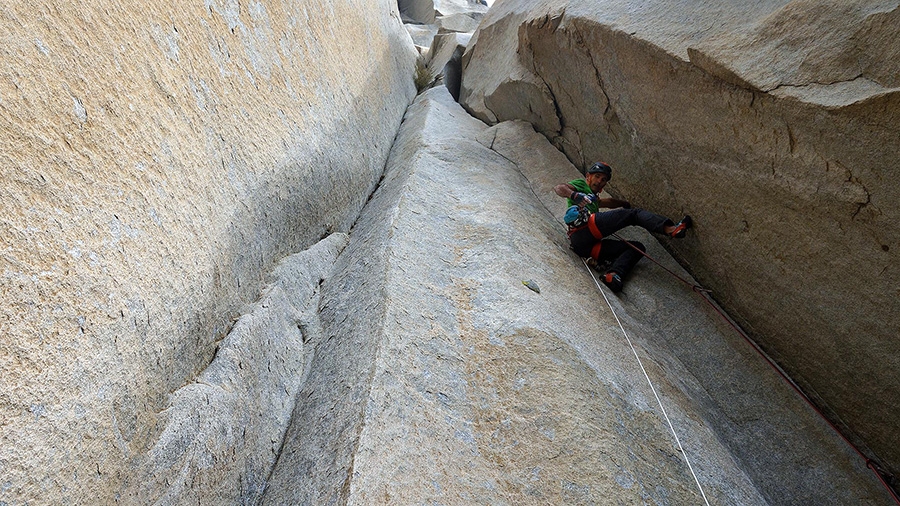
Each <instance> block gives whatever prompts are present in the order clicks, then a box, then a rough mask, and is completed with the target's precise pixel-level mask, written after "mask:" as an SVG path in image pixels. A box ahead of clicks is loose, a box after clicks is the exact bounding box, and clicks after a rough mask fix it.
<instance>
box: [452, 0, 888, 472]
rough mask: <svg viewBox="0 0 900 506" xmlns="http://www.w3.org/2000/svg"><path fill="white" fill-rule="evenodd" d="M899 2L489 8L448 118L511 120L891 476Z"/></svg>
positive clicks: (519, 0)
mask: <svg viewBox="0 0 900 506" xmlns="http://www.w3.org/2000/svg"><path fill="white" fill-rule="evenodd" d="M898 15H900V2H897V1H896V0H893V1H874V0H873V1H854V2H840V3H835V2H818V1H807V0H795V1H786V0H778V1H764V2H707V1H703V2H684V1H677V0H670V1H655V2H634V1H629V0H613V1H609V2H591V1H582V0H571V1H564V0H560V1H553V2H545V1H537V0H504V1H501V2H498V3H497V4H496V5H494V6H493V7H492V8H491V11H489V12H488V14H487V16H486V17H485V19H484V20H483V21H482V24H481V25H480V28H479V30H478V31H477V32H476V33H475V35H474V36H473V38H472V42H471V43H470V44H469V47H468V49H467V52H466V54H465V55H464V56H463V83H462V88H461V93H460V95H461V98H460V102H461V103H463V104H464V105H465V107H466V108H467V109H468V110H469V111H470V112H471V113H473V114H474V115H475V116H477V117H479V118H481V119H483V120H485V121H488V122H492V123H493V122H497V121H503V120H508V119H516V118H518V119H524V120H527V121H529V122H530V123H532V124H533V125H534V127H535V129H537V130H538V131H540V132H541V133H543V134H544V135H546V136H547V137H548V138H550V139H551V140H552V141H553V143H554V144H555V145H556V146H557V147H559V148H560V149H561V150H562V151H564V152H565V153H566V155H567V157H568V158H569V159H570V160H572V161H573V162H574V163H575V165H576V166H579V167H580V168H581V169H582V170H583V169H584V168H585V167H586V166H587V165H589V164H590V163H592V162H593V161H595V160H604V161H606V162H608V163H609V164H611V165H612V166H613V168H614V177H613V180H612V182H611V184H610V190H611V191H613V192H614V193H616V194H618V195H620V196H623V197H625V198H627V199H629V200H630V201H632V202H634V203H636V204H637V205H640V206H643V207H650V208H653V209H657V210H659V211H663V212H665V213H667V214H671V215H681V214H683V213H688V214H691V215H692V216H693V217H694V221H695V223H696V227H697V228H696V234H695V235H694V238H693V239H691V240H689V241H685V242H682V243H679V244H677V245H672V249H673V251H674V252H675V253H676V254H677V256H678V257H679V258H681V259H683V260H684V261H685V262H686V264H687V265H689V267H690V269H691V271H692V272H693V273H694V274H695V275H696V276H697V277H698V278H699V279H700V280H701V281H702V282H703V283H704V285H706V286H708V287H709V288H711V289H713V290H714V293H715V294H716V295H715V296H716V298H717V300H718V301H719V302H720V303H722V304H723V305H724V306H725V307H727V308H728V309H729V310H730V312H731V314H733V315H734V316H735V317H736V318H737V319H738V320H739V321H740V322H741V323H742V324H744V326H745V327H746V328H747V329H749V330H750V331H751V332H752V333H753V335H754V336H755V337H756V339H758V340H759V341H760V342H761V343H762V345H763V347H764V348H765V349H766V350H767V351H768V352H769V353H770V354H772V355H773V356H774V357H775V358H776V359H777V360H778V361H779V363H780V364H781V365H782V366H783V367H784V368H785V369H786V370H787V372H788V373H789V374H790V375H791V377H792V378H793V379H794V380H796V381H797V382H798V383H799V384H800V385H801V386H802V387H803V388H804V389H805V391H806V392H807V393H809V394H810V395H811V396H813V397H814V398H815V400H816V402H817V403H818V404H819V405H820V406H821V407H822V408H823V409H824V410H825V411H826V412H827V413H828V414H829V416H830V417H831V418H832V420H835V421H839V423H840V424H841V426H842V428H843V430H844V431H845V432H846V433H847V434H848V436H849V437H851V438H852V439H853V440H854V441H855V442H856V443H857V444H859V445H860V446H861V447H862V448H863V450H864V451H865V452H867V454H868V455H869V456H871V457H873V458H876V459H877V460H879V461H880V462H881V463H882V465H884V466H885V467H886V468H888V469H889V470H890V471H892V472H893V473H894V474H900V439H898V435H897V434H898V433H897V431H896V426H897V423H898V418H897V413H898V410H897V406H900V376H898V375H897V374H895V372H894V371H896V370H897V369H898V367H900V344H898V343H900V342H898V340H897V339H896V336H897V334H898V331H900V312H898V311H897V310H896V306H897V303H896V300H897V297H898V295H900V291H898V286H900V267H898V266H900V262H898V257H897V254H898V251H900V228H898V227H897V226H896V224H897V222H898V221H900V213H898V211H897V210H896V206H895V205H894V203H895V202H897V201H898V200H900V185H898V184H897V183H896V180H897V178H896V173H897V163H896V160H897V159H898V157H900V143H898V138H900V137H898V128H897V125H898V124H900V88H898V87H897V86H898V83H897V81H896V76H897V75H900V74H898V71H897V62H898V61H900V60H898V58H897V57H896V54H897V51H898V45H897V42H896V41H897V40H898V38H900V32H898V30H900V28H898V27H900V23H897V22H896V20H897V17H898Z"/></svg>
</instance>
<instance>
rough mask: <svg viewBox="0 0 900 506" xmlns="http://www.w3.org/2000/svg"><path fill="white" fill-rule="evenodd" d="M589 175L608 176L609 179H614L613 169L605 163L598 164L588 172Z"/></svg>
mask: <svg viewBox="0 0 900 506" xmlns="http://www.w3.org/2000/svg"><path fill="white" fill-rule="evenodd" d="M587 173H588V174H606V178H607V179H612V168H611V167H610V166H609V165H606V164H605V163H603V162H596V163H594V165H591V168H589V169H588V170H587Z"/></svg>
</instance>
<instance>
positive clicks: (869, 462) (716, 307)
mask: <svg viewBox="0 0 900 506" xmlns="http://www.w3.org/2000/svg"><path fill="white" fill-rule="evenodd" d="M612 236H613V237H615V238H616V239H618V240H620V241H623V242H625V244H627V245H628V246H630V247H631V248H633V249H634V250H635V251H637V252H638V253H640V254H641V255H643V256H644V257H646V258H647V259H648V260H650V261H651V262H653V263H655V264H656V265H658V266H660V267H662V268H663V270H665V271H666V272H668V273H669V274H671V275H672V276H674V277H675V278H677V279H678V280H679V281H681V282H682V283H685V284H686V285H688V286H690V287H691V289H692V290H693V291H695V292H697V293H698V294H700V296H701V297H702V298H703V300H704V301H706V303H707V304H709V306H710V307H711V308H713V310H714V311H715V312H716V313H718V314H719V316H721V317H722V319H724V320H725V322H726V323H728V325H730V326H731V328H732V329H734V331H735V332H737V333H738V334H739V335H740V336H741V337H742V338H743V339H744V341H746V342H747V344H749V345H750V347H751V348H753V349H754V350H755V351H756V353H757V354H758V355H759V356H760V357H762V359H763V360H764V361H765V362H766V363H767V364H769V366H771V367H772V369H774V370H775V372H776V373H778V375H779V376H781V378H782V379H783V380H784V381H785V382H786V383H787V384H788V386H790V387H791V389H793V390H794V392H796V393H797V395H799V396H800V398H801V399H803V400H804V401H805V402H806V404H807V405H808V406H809V407H810V408H812V410H813V411H814V412H815V413H816V414H817V415H819V417H820V418H822V420H824V421H825V423H826V424H827V425H828V426H829V427H831V429H832V430H833V431H834V432H835V433H836V434H837V435H838V436H839V437H840V438H841V439H842V440H844V442H845V443H847V445H848V446H849V447H850V448H851V449H853V451H855V452H856V453H857V455H859V456H860V458H862V459H863V461H865V463H866V467H867V468H869V469H871V470H872V472H873V473H875V476H876V477H877V478H878V481H879V482H881V484H882V486H884V488H885V490H887V492H888V494H890V496H891V498H892V499H893V500H894V502H895V503H897V504H898V505H900V497H898V496H897V493H896V492H895V491H894V489H893V488H892V487H891V486H890V485H889V484H888V483H887V481H885V478H884V475H883V471H882V470H881V467H880V466H879V465H878V463H877V462H875V461H874V460H872V459H870V458H869V457H867V456H866V455H865V454H864V453H863V452H862V451H861V450H860V449H859V448H858V447H857V446H856V445H855V444H853V443H852V442H851V441H850V440H849V439H848V438H847V437H846V436H845V435H844V434H843V432H841V431H840V429H838V428H837V426H836V425H834V424H833V423H832V422H831V420H829V419H828V417H826V416H825V414H824V413H823V412H822V410H820V409H819V408H818V406H816V405H815V404H814V403H813V401H812V399H810V398H809V397H808V396H807V395H806V393H804V392H803V390H800V387H798V386H797V384H796V383H794V381H793V380H791V379H790V377H788V375H787V374H786V373H785V372H784V371H783V370H782V369H781V367H779V366H778V364H776V363H775V362H774V361H773V360H772V359H771V358H769V356H768V355H766V353H765V352H764V351H763V350H762V348H760V347H759V345H758V344H756V342H754V341H753V340H752V339H750V336H748V335H747V333H746V332H744V330H743V329H741V328H740V327H739V326H738V325H737V323H735V322H734V321H733V320H732V319H731V318H729V317H728V315H726V314H725V312H724V311H722V309H720V308H719V305H718V304H716V303H715V302H714V301H713V300H712V299H711V298H710V295H709V294H710V293H712V290H709V289H706V288H703V287H702V286H700V285H698V284H695V283H691V282H690V281H688V280H686V279H684V278H683V277H681V276H679V275H678V274H677V273H675V272H673V271H672V270H671V269H669V268H667V267H666V266H664V265H663V264H661V263H659V262H658V261H657V260H656V259H654V258H653V257H651V256H650V255H648V254H647V252H645V251H642V250H641V249H640V248H637V247H636V246H634V245H633V244H631V243H630V242H629V241H626V240H625V239H622V237H620V236H619V235H618V234H612ZM582 262H583V263H584V266H585V268H586V269H587V270H588V272H590V274H591V277H592V278H594V273H593V271H591V269H590V267H588V264H587V262H585V260H584V259H582ZM596 281H597V279H596V278H594V282H596ZM597 288H600V285H599V284H598V285H597ZM600 293H602V294H603V298H604V299H605V300H606V303H607V304H609V299H608V298H607V297H606V294H605V293H603V290H600ZM609 308H610V310H612V305H610V306H609ZM613 316H615V317H616V321H617V322H618V321H619V317H618V316H616V314H615V311H613ZM619 327H620V328H621V327H622V324H621V322H620V323H619ZM622 332H623V333H624V332H625V329H624V328H623V329H622ZM625 338H626V339H628V336H627V335H626V336H625ZM628 344H631V340H628ZM631 349H632V351H634V347H633V346H632V348H631ZM635 356H637V352H635ZM638 361H639V362H640V358H638ZM641 369H643V365H642V366H641ZM646 374H647V373H646V372H644V375H645V376H646ZM647 381H648V382H649V381H650V378H649V377H648V378H647ZM650 388H651V389H652V388H653V385H652V384H651V385H650ZM653 393H654V394H655V393H656V391H655V390H654V392H653ZM658 400H659V397H657V401H658ZM660 407H662V404H660ZM663 414H665V410H663ZM666 420H668V417H666ZM671 425H672V424H671V422H670V423H669V426H670V427H671ZM672 433H673V434H674V429H673V431H672ZM675 439H676V440H677V439H678V436H677V435H676V436H675ZM678 446H679V448H680V447H681V443H679V445H678ZM682 453H684V452H683V451H682ZM685 461H687V455H686V454H685ZM688 467H690V463H688ZM691 473H693V469H691ZM694 479H695V480H696V479H697V476H696V475H695V476H694ZM697 485H698V486H699V485H700V483H699V482H698V483H697ZM702 492H703V491H702V489H701V493H702ZM705 498H706V496H704V499H705ZM707 504H709V503H707Z"/></svg>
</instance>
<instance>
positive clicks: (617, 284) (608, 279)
mask: <svg viewBox="0 0 900 506" xmlns="http://www.w3.org/2000/svg"><path fill="white" fill-rule="evenodd" d="M600 281H603V284H604V285H606V286H608V287H609V289H610V290H612V292H613V293H619V292H621V291H622V276H619V273H617V272H613V271H609V272H607V273H606V274H604V275H603V277H601V278H600Z"/></svg>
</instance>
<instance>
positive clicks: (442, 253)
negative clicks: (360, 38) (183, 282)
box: [262, 87, 889, 505]
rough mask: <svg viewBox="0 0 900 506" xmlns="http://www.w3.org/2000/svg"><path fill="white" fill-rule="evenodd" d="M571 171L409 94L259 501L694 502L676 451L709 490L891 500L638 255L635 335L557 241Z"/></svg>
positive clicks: (511, 134) (631, 316)
mask: <svg viewBox="0 0 900 506" xmlns="http://www.w3.org/2000/svg"><path fill="white" fill-rule="evenodd" d="M578 175H579V174H578V171H577V170H576V169H575V168H574V167H573V166H572V165H571V163H569V162H568V160H566V159H565V157H564V156H563V155H562V154H561V153H560V152H559V151H557V150H556V149H555V148H553V147H552V145H551V144H550V143H549V142H548V141H547V140H546V139H545V138H544V137H543V136H541V135H539V134H537V133H535V132H534V130H533V129H532V128H531V126H530V125H528V124H527V123H524V122H506V123H502V124H500V125H497V126H496V127H493V128H488V127H487V126H486V125H484V124H482V123H481V122H479V121H476V120H474V119H472V118H471V117H469V116H468V115H467V114H466V113H465V111H464V110H463V109H462V108H461V107H460V106H459V105H458V104H456V103H455V102H454V101H453V99H452V97H451V96H450V94H449V92H448V91H447V90H446V89H445V88H443V87H436V88H433V89H431V90H429V91H427V92H426V93H424V94H423V95H421V96H420V98H419V99H417V101H416V102H415V103H414V104H413V105H412V106H411V107H410V110H409V111H408V112H407V115H406V119H405V121H404V124H403V126H402V127H401V130H400V133H399V134H398V137H397V140H396V142H395V145H394V148H393V151H392V153H391V157H390V159H389V161H388V166H387V170H386V173H385V178H384V180H383V181H382V184H381V185H380V186H379V189H378V191H377V192H376V193H375V194H374V195H373V198H372V199H371V200H370V202H369V203H368V204H367V206H366V208H365V209H364V210H363V213H362V215H361V217H360V221H359V222H358V223H357V224H356V225H355V226H354V229H353V232H352V234H351V238H350V243H349V244H348V246H347V247H346V248H345V249H344V251H343V253H342V254H341V256H340V257H339V258H338V260H337V262H336V264H335V270H334V271H333V272H332V275H331V276H330V277H329V278H328V279H326V280H325V281H324V282H323V283H322V287H321V300H322V306H321V311H320V313H319V317H320V319H321V322H322V337H321V340H320V341H318V344H317V345H316V346H315V352H314V353H315V358H314V359H313V361H312V364H311V366H310V369H309V374H308V376H307V379H306V381H305V383H304V384H303V386H302V387H301V388H300V391H299V394H298V396H297V404H296V406H295V408H294V414H293V416H292V419H291V423H290V427H289V428H288V430H287V434H286V438H285V440H284V444H283V446H282V453H281V455H280V457H279V460H278V463H277V464H276V466H275V469H274V470H273V472H272V475H271V478H270V480H269V481H268V483H267V488H266V491H265V495H264V497H263V501H262V503H263V504H360V505H364V504H365V505H368V504H434V503H439V504H703V500H702V497H701V492H700V488H699V487H698V486H697V483H695V480H694V478H693V477H692V474H691V471H690V469H689V468H688V467H687V464H686V463H685V459H684V454H687V455H688V456H689V458H690V461H691V463H692V467H693V469H694V471H695V473H696V475H697V481H699V483H700V486H702V489H703V491H704V494H705V495H706V496H707V497H708V498H709V501H710V504H731V505H750V504H760V505H761V504H825V503H837V504H881V503H882V502H884V501H886V500H889V499H888V498H887V496H886V495H885V493H884V491H883V490H881V489H880V488H879V484H878V483H877V480H876V479H875V477H874V476H873V475H872V474H871V473H870V472H869V471H868V470H867V469H866V468H865V464H864V462H863V461H862V460H861V459H858V458H856V456H855V455H854V454H853V453H852V452H851V451H850V450H849V448H848V447H847V446H846V445H845V444H844V443H843V442H842V441H841V440H840V439H839V438H838V437H837V436H836V435H835V434H834V433H832V432H831V431H830V429H829V428H828V427H827V426H826V424H825V423H824V422H823V421H821V420H819V419H817V418H816V416H815V414H814V413H813V412H812V411H811V410H809V409H808V408H807V407H806V406H805V405H804V404H803V403H802V401H801V400H800V399H799V398H798V397H797V396H796V395H795V394H794V393H793V391H792V390H790V388H789V387H788V386H787V385H786V384H785V383H783V382H782V380H781V379H780V378H779V377H778V376H777V375H776V374H775V373H774V372H773V371H772V370H771V369H769V368H768V366H766V365H765V364H764V363H762V362H761V361H760V360H759V358H758V357H757V356H756V355H755V352H754V351H753V350H752V349H751V348H750V347H749V346H747V345H746V343H744V341H743V340H742V339H741V338H740V337H739V336H738V335H736V334H734V333H733V332H732V331H731V329H730V328H729V327H728V326H727V324H725V323H724V322H723V321H722V320H721V319H720V317H719V316H718V315H717V314H716V313H715V312H713V310H711V309H710V308H709V306H707V305H706V304H705V303H704V302H702V301H701V300H700V299H699V298H698V297H697V296H696V294H695V293H693V292H692V291H691V290H690V289H689V288H686V287H685V286H684V285H683V284H681V283H680V282H679V281H677V280H675V279H674V278H671V277H669V276H668V275H667V274H666V273H665V272H664V271H662V270H661V269H659V268H658V267H656V266H654V265H652V264H649V263H647V262H643V263H641V264H639V265H638V267H637V268H636V270H635V271H634V273H633V275H632V276H631V277H630V279H629V280H628V284H627V285H626V290H625V292H623V293H622V294H621V295H620V296H619V297H614V296H612V295H609V294H608V292H607V295H609V296H610V297H611V299H610V300H611V306H612V307H613V308H614V309H615V312H616V314H617V315H618V319H619V320H621V321H622V324H623V325H624V327H625V328H626V329H627V332H628V335H629V336H630V339H631V340H632V342H634V343H635V349H636V351H632V349H631V348H630V347H629V346H628V344H627V341H626V339H625V337H624V336H623V334H622V332H621V329H620V327H619V325H618V323H617V317H616V316H614V315H613V314H612V313H611V312H610V307H609V306H607V304H606V302H604V299H603V295H602V294H601V293H600V292H599V291H598V289H597V287H596V286H595V284H594V281H593V279H592V277H591V275H590V274H589V273H588V272H587V271H586V270H585V268H584V265H583V264H582V263H581V261H580V260H579V259H578V258H577V257H575V256H574V255H573V254H572V253H571V252H570V251H569V250H568V247H567V244H566V243H567V240H566V236H565V232H564V227H563V225H562V223H561V217H562V214H563V213H564V208H565V201H564V199H560V198H559V197H557V196H555V195H554V194H553V192H552V188H553V185H555V184H558V183H559V182H561V181H568V180H570V179H573V178H575V177H578ZM623 233H625V234H627V236H628V237H630V238H632V239H639V240H641V241H642V242H644V243H645V244H647V245H648V246H649V251H650V252H651V254H653V255H654V256H655V257H656V258H658V259H660V260H661V261H662V262H664V264H665V265H666V266H668V267H669V268H672V269H676V270H678V272H679V273H680V274H681V275H682V276H688V275H687V274H686V273H685V272H683V271H682V270H680V269H679V268H678V266H677V264H675V262H674V260H673V259H672V258H671V257H669V256H668V255H666V254H665V252H664V250H663V248H662V246H660V244H659V243H658V242H656V240H655V239H653V238H652V237H650V235H649V234H648V233H643V232H641V231H639V230H628V231H625V232H623ZM688 277H689V276H688ZM523 281H529V282H530V283H531V285H532V286H534V285H537V286H538V287H539V289H540V292H539V293H538V292H536V291H533V290H530V289H529V288H528V287H526V286H525V284H524V283H523ZM635 353H637V354H638V355H639V356H640V357H642V363H643V366H644V367H645V368H646V370H647V374H648V375H649V376H650V377H651V378H652V381H653V383H654V385H655V388H656V391H657V392H658V394H659V396H660V398H661V399H662V402H663V404H664V406H665V410H666V412H667V413H668V416H669V417H670V418H671V420H672V424H673V426H674V427H675V430H676V432H677V434H678V437H679V440H680V441H681V443H682V445H683V448H684V454H682V452H681V450H679V447H678V445H677V443H676V442H675V439H674V436H673V435H672V433H671V431H670V429H669V426H668V424H667V423H666V421H665V418H664V416H663V415H662V411H661V409H660V408H659V405H658V404H657V401H656V399H655V394H654V392H653V391H652V390H651V389H650V388H649V386H648V384H647V380H646V379H645V377H644V375H643V373H642V370H641V366H640V365H639V364H638V362H637V361H636V359H635Z"/></svg>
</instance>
